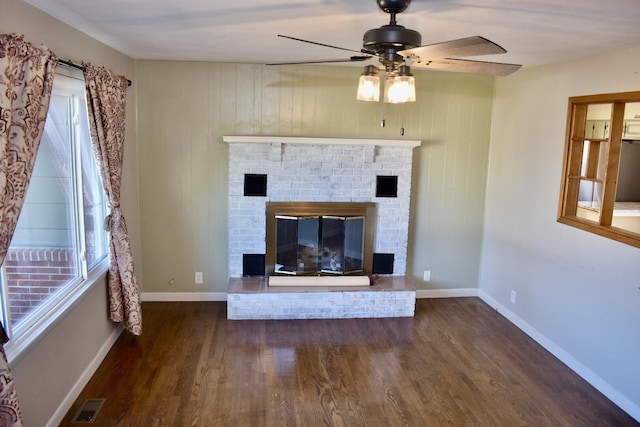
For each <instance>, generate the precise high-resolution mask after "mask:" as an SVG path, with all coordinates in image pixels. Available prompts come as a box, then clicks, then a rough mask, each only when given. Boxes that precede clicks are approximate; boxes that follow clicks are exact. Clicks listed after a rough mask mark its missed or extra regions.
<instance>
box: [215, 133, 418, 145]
mask: <svg viewBox="0 0 640 427" xmlns="http://www.w3.org/2000/svg"><path fill="white" fill-rule="evenodd" d="M222 140H223V141H224V142H226V143H227V144H236V143H255V144H277V143H281V144H308V145H370V146H391V147H419V146H420V144H421V143H422V141H420V140H409V139H364V138H314V137H304V136H277V135H269V136H261V135H260V136H257V135H225V136H223V137H222Z"/></svg>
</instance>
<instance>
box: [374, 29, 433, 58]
mask: <svg viewBox="0 0 640 427" xmlns="http://www.w3.org/2000/svg"><path fill="white" fill-rule="evenodd" d="M421 44H422V36H421V35H420V33H419V32H417V31H414V30H410V29H407V28H405V27H403V26H402V25H384V26H382V27H380V28H374V29H372V30H369V31H367V32H366V33H364V37H363V38H362V47H363V48H364V49H363V51H369V52H374V53H375V54H376V55H378V56H379V57H380V62H382V63H383V64H384V65H385V66H389V65H394V64H399V63H404V58H403V57H402V56H400V55H398V54H397V52H399V51H401V50H405V49H411V48H414V47H418V46H420V45H421Z"/></svg>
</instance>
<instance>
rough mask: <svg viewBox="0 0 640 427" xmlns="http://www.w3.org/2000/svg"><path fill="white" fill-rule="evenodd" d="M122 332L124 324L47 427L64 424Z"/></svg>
mask: <svg viewBox="0 0 640 427" xmlns="http://www.w3.org/2000/svg"><path fill="white" fill-rule="evenodd" d="M122 331H124V326H122V324H120V325H119V326H118V327H117V328H116V329H114V331H113V333H112V334H111V335H110V336H109V338H108V339H107V340H106V341H105V342H104V344H103V345H102V346H101V347H100V351H98V353H97V354H96V356H95V357H94V358H93V360H92V361H91V363H89V366H87V368H86V369H85V370H84V372H83V373H82V375H80V378H78V381H76V383H75V384H74V385H73V387H71V390H69V393H67V396H66V397H65V398H64V400H63V401H62V403H61V404H60V406H58V409H57V410H56V412H55V413H54V414H53V416H52V417H51V419H50V420H49V422H48V423H47V424H46V427H55V426H58V425H60V423H61V422H62V419H63V418H64V416H65V415H67V412H69V409H71V407H72V406H73V403H74V402H75V401H76V399H77V398H78V396H80V393H82V390H84V388H85V387H86V385H87V384H88V383H89V380H91V377H92V376H93V374H95V373H96V371H97V370H98V368H99V367H100V364H101V363H102V361H103V360H104V358H105V357H107V353H109V350H111V347H112V346H113V345H114V344H115V342H116V340H117V339H118V337H119V336H120V334H121V333H122Z"/></svg>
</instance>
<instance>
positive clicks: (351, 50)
mask: <svg viewBox="0 0 640 427" xmlns="http://www.w3.org/2000/svg"><path fill="white" fill-rule="evenodd" d="M278 37H283V38H285V39H290V40H295V41H297V42H303V43H310V44H315V45H317V46H324V47H330V48H332V49H340V50H346V51H347V52H355V53H362V51H360V50H353V49H347V48H345V47H339V46H332V45H330V44H324V43H318V42H312V41H309V40H304V39H299V38H297V37H291V36H284V35H282V34H278Z"/></svg>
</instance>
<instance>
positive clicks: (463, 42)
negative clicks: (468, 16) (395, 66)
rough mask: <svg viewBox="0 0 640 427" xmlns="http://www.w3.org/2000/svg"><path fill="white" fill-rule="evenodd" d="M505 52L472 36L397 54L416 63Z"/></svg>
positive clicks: (491, 43)
mask: <svg viewBox="0 0 640 427" xmlns="http://www.w3.org/2000/svg"><path fill="white" fill-rule="evenodd" d="M506 52H507V51H506V50H505V49H503V48H502V47H501V46H498V45H497V44H495V43H494V42H492V41H491V40H487V39H485V38H484V37H480V36H473V37H466V38H464V39H457V40H450V41H447V42H442V43H434V44H429V45H425V46H419V47H414V48H412V49H406V50H401V51H399V52H398V53H399V54H400V55H402V56H404V57H405V58H407V59H411V60H413V61H417V60H419V59H423V60H426V59H431V58H453V57H456V58H457V57H460V56H477V55H495V54H499V53H506Z"/></svg>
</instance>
